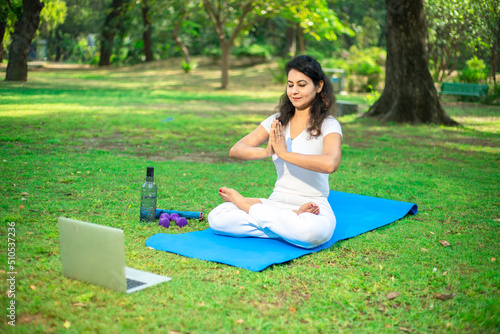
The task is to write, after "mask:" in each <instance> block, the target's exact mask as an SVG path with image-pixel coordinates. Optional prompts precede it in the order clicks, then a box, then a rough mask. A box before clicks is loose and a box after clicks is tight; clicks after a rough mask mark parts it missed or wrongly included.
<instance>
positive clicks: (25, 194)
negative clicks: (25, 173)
mask: <svg viewBox="0 0 500 334" xmlns="http://www.w3.org/2000/svg"><path fill="white" fill-rule="evenodd" d="M20 195H21V196H29V194H28V193H27V192H24V191H23V192H22V193H21V194H20Z"/></svg>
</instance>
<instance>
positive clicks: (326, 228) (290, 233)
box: [208, 192, 336, 248]
mask: <svg viewBox="0 0 500 334" xmlns="http://www.w3.org/2000/svg"><path fill="white" fill-rule="evenodd" d="M261 201H262V204H260V203H258V204H254V205H252V206H251V207H250V210H249V213H248V214H247V213H246V212H244V211H242V210H240V209H238V208H237V207H236V206H235V205H234V204H233V203H231V202H225V203H222V204H221V205H219V206H218V207H216V208H215V209H213V210H212V211H211V212H210V213H209V214H208V223H209V224H210V227H211V228H212V229H213V230H214V232H215V233H217V234H221V235H229V236H233V237H258V238H275V239H283V240H285V241H287V242H289V243H291V244H293V245H295V246H299V247H302V248H314V247H316V246H319V245H321V244H322V243H325V242H327V241H328V240H330V239H331V237H332V235H333V230H334V229H335V225H336V219H335V215H334V214H333V211H332V209H331V207H330V204H329V203H328V200H327V198H324V197H320V198H314V199H311V198H307V197H301V196H295V195H287V194H282V193H276V192H274V193H273V194H272V195H271V197H269V199H261ZM311 201H312V202H314V203H315V204H317V205H318V206H319V208H320V213H319V215H315V214H312V213H309V212H304V213H301V214H299V215H297V214H296V213H295V212H293V211H292V210H297V209H298V208H300V206H302V204H304V203H307V202H311Z"/></svg>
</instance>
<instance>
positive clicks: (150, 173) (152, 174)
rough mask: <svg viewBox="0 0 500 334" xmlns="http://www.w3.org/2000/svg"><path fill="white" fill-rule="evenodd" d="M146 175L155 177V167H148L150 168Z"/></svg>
mask: <svg viewBox="0 0 500 334" xmlns="http://www.w3.org/2000/svg"><path fill="white" fill-rule="evenodd" d="M146 173H147V174H146V176H148V177H153V176H154V175H155V168H154V167H148V170H147V172H146Z"/></svg>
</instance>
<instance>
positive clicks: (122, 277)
mask: <svg viewBox="0 0 500 334" xmlns="http://www.w3.org/2000/svg"><path fill="white" fill-rule="evenodd" d="M58 223H59V243H60V247H61V260H62V269H63V275H64V276H65V277H69V278H74V279H77V280H82V281H87V282H89V283H93V284H95V285H100V286H103V287H106V288H110V289H113V290H116V291H120V292H127V293H131V292H135V291H138V290H142V289H144V288H147V287H149V286H152V285H155V284H158V283H161V282H166V281H170V279H171V278H170V277H166V276H161V275H156V274H153V273H148V272H145V271H141V270H136V269H132V268H128V267H125V249H124V243H123V231H122V230H120V229H117V228H113V227H108V226H102V225H97V224H91V223H86V222H82V221H78V220H73V219H68V218H63V217H60V218H59V219H58Z"/></svg>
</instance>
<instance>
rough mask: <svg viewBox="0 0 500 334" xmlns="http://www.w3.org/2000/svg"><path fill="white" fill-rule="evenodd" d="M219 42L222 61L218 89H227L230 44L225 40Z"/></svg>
mask: <svg viewBox="0 0 500 334" xmlns="http://www.w3.org/2000/svg"><path fill="white" fill-rule="evenodd" d="M219 42H220V48H221V62H222V67H221V69H222V77H221V86H220V89H227V86H228V85H229V66H230V65H229V57H230V50H231V45H230V44H229V43H227V42H224V41H219Z"/></svg>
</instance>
